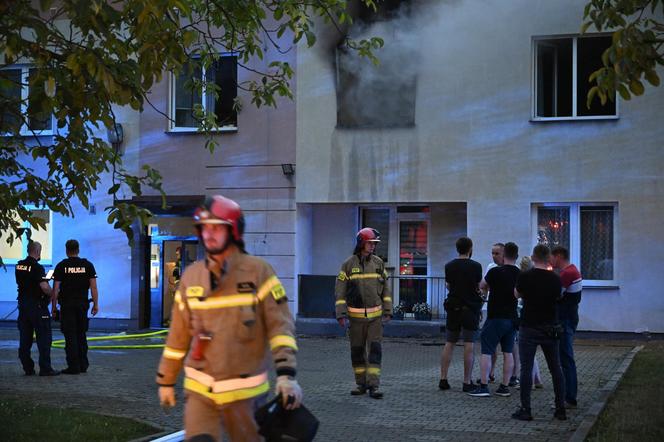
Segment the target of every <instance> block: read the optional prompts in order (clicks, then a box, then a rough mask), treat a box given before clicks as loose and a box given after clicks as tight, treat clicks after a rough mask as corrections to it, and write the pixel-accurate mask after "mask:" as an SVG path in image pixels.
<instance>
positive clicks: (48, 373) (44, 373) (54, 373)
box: [39, 370, 60, 376]
mask: <svg viewBox="0 0 664 442" xmlns="http://www.w3.org/2000/svg"><path fill="white" fill-rule="evenodd" d="M59 374H60V372H59V371H57V370H50V371H40V372H39V376H57V375H59Z"/></svg>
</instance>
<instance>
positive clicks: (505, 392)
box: [493, 384, 512, 397]
mask: <svg viewBox="0 0 664 442" xmlns="http://www.w3.org/2000/svg"><path fill="white" fill-rule="evenodd" d="M493 394H495V395H496V396H502V397H510V396H512V393H511V392H510V389H509V388H507V385H503V384H500V387H498V389H497V390H496V391H494V392H493Z"/></svg>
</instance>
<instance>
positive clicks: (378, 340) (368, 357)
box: [349, 317, 383, 388]
mask: <svg viewBox="0 0 664 442" xmlns="http://www.w3.org/2000/svg"><path fill="white" fill-rule="evenodd" d="M349 334H350V359H351V363H352V364H353V371H354V372H355V382H356V383H357V385H358V386H360V387H368V388H372V387H378V385H379V384H380V362H381V359H382V357H383V349H382V341H383V321H382V319H381V318H380V317H378V318H372V319H355V318H350V330H349Z"/></svg>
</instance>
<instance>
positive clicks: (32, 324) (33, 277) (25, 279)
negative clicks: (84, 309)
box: [15, 241, 60, 376]
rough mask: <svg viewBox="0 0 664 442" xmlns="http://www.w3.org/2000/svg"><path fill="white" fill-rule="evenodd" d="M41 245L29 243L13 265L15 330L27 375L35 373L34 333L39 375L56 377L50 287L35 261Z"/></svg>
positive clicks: (38, 256)
mask: <svg viewBox="0 0 664 442" xmlns="http://www.w3.org/2000/svg"><path fill="white" fill-rule="evenodd" d="M41 250H42V246H41V244H40V243H38V242H37V241H31V242H29V243H28V256H27V257H26V258H25V259H22V260H20V261H19V262H18V263H17V264H16V268H15V275H16V285H18V298H17V299H18V330H19V334H20V338H19V339H20V341H19V348H18V358H19V359H20V360H21V364H22V365H23V371H25V374H26V375H27V376H31V375H33V374H35V363H34V361H33V360H32V357H30V351H31V349H32V336H33V334H34V335H36V336H37V348H38V349H39V376H55V375H58V374H60V372H58V371H55V370H53V367H51V342H52V340H53V337H52V333H51V316H50V315H49V312H48V303H49V301H50V299H51V293H52V290H51V286H50V285H49V284H48V281H47V280H46V279H45V276H46V272H44V267H42V266H41V265H40V264H39V263H38V261H39V260H40V259H41Z"/></svg>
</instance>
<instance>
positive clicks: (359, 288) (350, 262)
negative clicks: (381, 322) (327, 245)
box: [335, 254, 392, 319]
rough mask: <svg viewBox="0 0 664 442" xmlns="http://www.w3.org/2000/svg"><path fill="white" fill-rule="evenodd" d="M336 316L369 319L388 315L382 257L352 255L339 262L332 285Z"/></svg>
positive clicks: (387, 292) (389, 296) (387, 293)
mask: <svg viewBox="0 0 664 442" xmlns="http://www.w3.org/2000/svg"><path fill="white" fill-rule="evenodd" d="M335 295H336V315H337V319H339V318H344V317H350V318H351V319H373V318H380V317H381V316H382V315H390V316H391V315H392V296H391V295H390V289H389V287H388V286H387V272H386V271H385V264H384V263H383V260H382V259H380V258H379V257H377V256H376V255H373V254H371V255H369V256H368V257H366V258H364V259H363V258H361V257H360V256H359V255H353V256H351V257H350V258H348V259H347V260H346V261H345V262H344V263H343V264H342V265H341V271H340V272H339V276H337V281H336V286H335Z"/></svg>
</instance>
